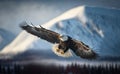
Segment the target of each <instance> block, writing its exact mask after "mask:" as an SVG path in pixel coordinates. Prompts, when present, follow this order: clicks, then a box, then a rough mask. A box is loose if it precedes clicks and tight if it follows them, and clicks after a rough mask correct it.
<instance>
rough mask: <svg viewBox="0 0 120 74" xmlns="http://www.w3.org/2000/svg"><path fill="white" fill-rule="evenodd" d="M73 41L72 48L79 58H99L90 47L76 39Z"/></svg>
mask: <svg viewBox="0 0 120 74" xmlns="http://www.w3.org/2000/svg"><path fill="white" fill-rule="evenodd" d="M71 41H72V42H71V43H72V44H71V46H70V48H71V50H72V51H73V52H74V53H75V54H76V55H77V56H80V57H81V58H86V59H95V58H96V57H97V54H96V53H95V52H94V51H93V50H92V49H91V48H90V47H89V46H88V45H85V44H84V43H83V42H81V41H77V40H75V39H74V40H73V39H72V40H71Z"/></svg>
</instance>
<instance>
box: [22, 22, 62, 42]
mask: <svg viewBox="0 0 120 74" xmlns="http://www.w3.org/2000/svg"><path fill="white" fill-rule="evenodd" d="M20 27H21V28H22V29H23V30H26V31H27V32H28V33H31V34H33V35H35V36H38V37H40V38H41V39H44V40H46V41H48V42H51V43H59V41H60V39H59V36H60V34H58V33H56V32H53V31H50V30H47V29H45V28H43V27H41V26H40V27H35V26H30V25H28V24H27V23H26V22H24V23H22V24H20Z"/></svg>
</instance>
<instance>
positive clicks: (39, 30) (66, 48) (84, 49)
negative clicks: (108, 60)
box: [20, 23, 97, 59]
mask: <svg viewBox="0 0 120 74" xmlns="http://www.w3.org/2000/svg"><path fill="white" fill-rule="evenodd" d="M20 27H21V28H22V29H23V30H26V31H27V32H28V33H30V34H32V35H35V36H38V37H40V38H41V39H44V40H46V41H48V42H50V43H53V44H54V46H53V51H54V53H55V54H57V55H58V56H63V57H69V56H72V53H71V51H73V52H74V53H75V54H76V55H77V56H80V57H81V58H85V59H95V58H96V57H97V54H96V53H95V52H94V51H93V50H91V48H90V47H89V46H88V45H86V44H84V43H83V42H82V41H78V40H75V39H73V38H72V37H70V36H68V35H61V34H59V33H56V32H54V31H51V30H48V29H45V28H43V27H42V26H40V27H36V26H30V25H28V24H27V23H24V24H23V23H22V24H20Z"/></svg>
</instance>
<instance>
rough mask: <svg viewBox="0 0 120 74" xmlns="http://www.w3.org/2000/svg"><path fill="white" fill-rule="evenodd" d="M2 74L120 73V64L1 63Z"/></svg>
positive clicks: (0, 71) (0, 72)
mask: <svg viewBox="0 0 120 74" xmlns="http://www.w3.org/2000/svg"><path fill="white" fill-rule="evenodd" d="M0 74H120V66H118V65H117V64H115V65H106V66H103V65H99V66H90V65H86V64H84V65H79V64H71V65H67V66H56V65H49V66H48V65H40V64H27V65H19V64H4V65H3V64H1V65H0Z"/></svg>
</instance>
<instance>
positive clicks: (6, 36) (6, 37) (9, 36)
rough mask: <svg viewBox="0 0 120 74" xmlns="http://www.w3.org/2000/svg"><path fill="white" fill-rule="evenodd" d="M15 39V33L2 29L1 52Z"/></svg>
mask: <svg viewBox="0 0 120 74" xmlns="http://www.w3.org/2000/svg"><path fill="white" fill-rule="evenodd" d="M14 38H15V35H14V34H13V33H11V32H9V31H7V30H4V29H2V28H0V50H1V49H3V48H4V47H5V46H6V45H7V44H9V43H10V42H11V41H12V40H13V39H14Z"/></svg>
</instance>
